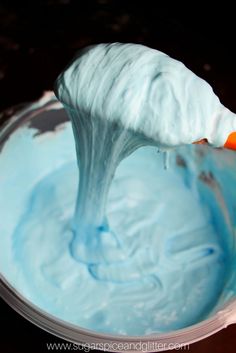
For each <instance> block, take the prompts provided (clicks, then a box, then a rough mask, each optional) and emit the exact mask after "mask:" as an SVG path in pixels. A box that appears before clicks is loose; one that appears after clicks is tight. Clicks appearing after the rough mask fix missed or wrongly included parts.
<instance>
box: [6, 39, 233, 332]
mask: <svg viewBox="0 0 236 353" xmlns="http://www.w3.org/2000/svg"><path fill="white" fill-rule="evenodd" d="M56 95H57V97H58V98H59V100H60V101H61V102H63V105H64V107H65V109H66V111H67V112H68V115H69V116H70V118H71V123H70V122H67V123H64V124H63V125H60V126H59V127H58V128H57V129H56V131H53V132H47V133H43V134H40V133H39V131H38V129H36V128H35V127H34V125H32V126H29V125H27V124H28V121H29V119H28V117H27V119H26V123H25V124H23V125H22V126H21V127H19V128H18V129H17V130H16V131H14V133H12V134H11V136H10V137H9V139H8V140H7V141H6V142H5V144H4V146H3V148H2V151H1V154H0V170H1V174H0V195H1V197H0V214H1V217H2V219H4V222H0V234H1V247H0V255H1V256H0V270H1V273H2V274H3V275H4V276H5V277H6V278H7V279H8V281H9V282H10V283H11V284H12V285H13V286H14V287H15V288H16V289H17V290H18V291H19V292H20V293H21V294H22V295H24V296H25V297H26V298H28V299H29V300H30V301H32V302H33V303H34V304H36V305H37V306H39V307H40V308H41V309H43V310H45V311H46V312H48V313H50V314H52V315H55V316H56V317H59V318H60V319H63V320H66V321H68V322H70V323H74V324H77V325H80V326H82V327H84V328H88V329H92V330H95V331H98V332H105V333H113V334H123V335H144V334H150V333H154V332H168V331H172V330H176V329H179V328H183V327H187V326H189V325H192V324H194V323H197V322H199V321H201V320H203V319H204V318H206V317H208V315H211V314H212V313H213V312H214V311H216V310H217V308H218V307H219V306H221V305H222V304H223V303H225V302H227V300H229V299H230V298H232V297H235V293H236V288H235V283H236V281H235V277H234V276H233V274H234V272H235V266H236V265H235V260H234V259H235V254H234V253H232V234H233V231H232V228H233V226H235V221H234V219H235V208H236V205H235V201H234V200H236V191H235V188H234V187H233V186H234V185H235V163H234V159H233V158H232V156H233V154H232V152H230V151H217V150H214V149H211V148H209V147H202V146H195V145H189V146H182V145H185V144H191V143H192V142H194V141H198V140H201V139H202V138H207V139H208V142H209V143H210V144H212V145H213V146H222V145H223V144H224V142H225V140H226V138H227V136H228V135H229V133H230V132H231V131H234V130H236V128H235V124H236V123H235V119H234V114H233V113H231V112H230V111H229V110H228V109H226V108H225V107H223V106H222V104H221V103H220V102H219V99H218V98H217V97H216V96H215V95H214V93H213V91H212V89H211V87H210V86H209V85H208V84H207V83H206V82H205V81H203V80H201V79H200V78H198V77H197V76H195V75H194V74H193V73H192V72H191V71H189V70H188V69H187V68H186V67H185V66H184V65H183V64H182V63H179V62H178V61H176V60H173V59H171V58H169V57H168V56H167V55H165V54H163V53H161V52H158V51H156V50H152V49H149V48H146V47H144V46H141V45H134V44H118V43H115V44H109V45H97V46H94V47H90V48H87V49H85V50H84V51H82V52H81V53H80V54H79V55H78V57H77V58H76V59H75V60H74V61H73V62H72V64H71V65H70V66H69V67H68V68H67V69H66V70H65V71H64V72H63V73H62V74H61V75H60V77H59V78H58V80H57V82H56ZM34 109H36V108H35V107H33V108H32V116H33V115H34V114H35V111H34ZM44 109H45V111H44V110H42V111H43V113H42V112H41V110H39V113H38V114H39V116H38V121H44V119H45V120H46V121H47V119H48V120H50V119H52V117H53V116H54V115H56V116H57V115H60V114H62V115H63V114H64V115H63V117H62V119H61V121H65V112H64V110H63V109H62V107H61V106H60V107H57V108H55V107H53V108H51V110H49V111H48V112H47V111H46V110H47V105H46V108H45V107H44ZM41 115H42V116H41ZM31 119H32V120H34V117H33V118H32V117H31ZM35 119H37V116H36V117H35ZM71 125H72V129H73V133H74V139H75V145H76V153H75V148H74V144H73V134H72V131H71ZM36 126H37V124H36ZM181 146H182V147H181ZM140 147H142V148H140ZM174 147H178V148H177V149H175V148H174ZM157 149H158V150H160V151H165V152H166V151H169V150H171V151H170V153H169V159H170V160H169V162H168V164H169V167H168V169H167V170H166V169H164V168H163V153H157ZM76 154H77V161H76ZM77 164H78V167H77ZM165 164H166V165H167V162H166V163H165ZM78 171H79V172H78ZM78 180H79V188H78V186H77V185H78ZM77 189H78V190H77ZM75 205H76V207H75ZM74 209H75V210H74ZM231 223H232V224H231ZM228 274H229V275H230V274H232V276H231V277H232V278H231V280H230V281H229V282H228V281H227V280H228Z"/></svg>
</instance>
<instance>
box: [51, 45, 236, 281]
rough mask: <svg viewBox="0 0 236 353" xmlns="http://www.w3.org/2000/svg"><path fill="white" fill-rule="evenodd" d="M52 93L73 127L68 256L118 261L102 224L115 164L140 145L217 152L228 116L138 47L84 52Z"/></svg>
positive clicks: (183, 73) (114, 242) (181, 71)
mask: <svg viewBox="0 0 236 353" xmlns="http://www.w3.org/2000/svg"><path fill="white" fill-rule="evenodd" d="M200 88H201V90H199V89H200ZM187 90H188V91H187ZM56 92H57V96H58V98H59V100H61V102H62V103H64V104H65V108H66V110H67V111H68V113H69V116H70V118H71V121H72V126H73V131H74V136H75V144H76V151H77V160H78V164H79V169H80V181H79V192H78V199H77V204H76V212H75V217H74V240H73V242H72V247H71V248H72V254H73V256H74V257H75V258H76V259H78V260H80V261H83V262H85V263H88V264H97V263H100V262H104V261H105V262H107V261H108V262H109V261H115V262H116V261H121V260H124V259H126V258H127V254H126V253H125V252H126V249H124V248H123V249H122V244H121V242H120V240H119V234H114V232H112V230H110V229H109V224H108V222H107V220H106V216H105V213H106V200H107V196H108V192H109V188H110V184H111V181H112V178H113V176H114V174H115V170H116V168H117V166H118V165H119V163H120V162H121V161H122V160H123V159H124V158H126V157H127V156H129V155H130V154H131V153H132V152H133V151H135V149H137V148H139V147H141V146H143V145H155V146H158V147H159V148H162V149H163V148H164V149H168V148H170V147H173V146H178V145H181V144H186V143H192V142H193V141H197V140H200V139H202V138H203V137H207V138H208V141H209V142H210V143H211V144H214V145H223V144H224V141H226V137H224V134H225V135H226V136H228V133H227V132H225V131H227V129H228V131H232V126H231V125H232V121H234V119H233V120H232V117H233V116H234V114H232V113H231V112H230V111H229V110H228V109H226V108H225V107H223V106H222V105H221V103H220V102H219V99H218V98H217V97H216V96H215V95H214V93H213V92H212V89H211V87H210V86H209V85H208V84H207V83H206V82H205V81H203V80H201V79H200V78H198V77H197V76H195V75H194V74H193V73H192V72H191V71H189V70H188V69H187V68H186V67H185V66H184V65H183V64H182V63H180V62H177V61H175V60H173V59H171V58H169V57H168V56H167V55H165V54H163V53H161V52H158V51H155V50H151V49H149V48H146V47H144V46H141V45H132V44H119V43H114V44H100V45H97V46H93V47H88V48H86V49H84V50H83V51H82V52H81V53H80V54H79V55H78V57H77V58H76V59H75V60H74V62H73V63H72V64H71V65H70V66H69V67H68V68H67V69H66V70H65V72H63V73H62V74H61V75H60V77H59V78H58V80H57V83H56ZM196 94H198V97H197V98H196V97H195V98H194V99H193V98H192V97H193V96H194V95H196ZM181 95H182V96H181ZM206 99H208V103H207V105H206V104H204V103H205V101H206ZM195 101H197V104H196V103H195ZM201 104H203V107H204V108H205V110H206V111H203V108H202V106H201ZM222 123H223V125H224V130H223V128H222ZM235 124H236V123H235ZM220 129H222V131H224V133H223V132H222V131H220V134H219V130H220ZM222 135H223V138H222ZM166 155H167V152H165V156H166ZM166 158H167V157H166ZM164 163H165V167H166V165H167V160H166V161H165V162H164ZM136 275H138V274H136Z"/></svg>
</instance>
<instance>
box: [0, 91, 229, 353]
mask: <svg viewBox="0 0 236 353" xmlns="http://www.w3.org/2000/svg"><path fill="white" fill-rule="evenodd" d="M55 109H56V114H55ZM53 112H54V113H53ZM8 115H10V119H8V121H7V123H5V124H2V126H1V130H0V150H1V148H2V147H3V145H4V143H6V141H7V139H8V138H9V137H10V136H11V134H13V133H14V132H15V131H16V130H17V129H18V128H19V127H21V126H22V125H25V124H30V126H33V127H34V128H36V129H38V130H39V132H40V133H44V132H47V131H53V130H55V129H56V128H57V127H58V126H60V125H61V124H63V123H64V122H66V121H68V118H67V116H66V113H65V111H64V109H63V107H62V106H61V105H60V104H59V103H58V102H57V101H56V99H55V97H54V95H53V93H52V92H47V93H46V94H45V95H44V96H43V97H42V98H41V99H40V100H39V101H37V102H35V103H33V104H30V105H27V106H25V107H24V108H23V109H22V107H21V109H20V110H19V107H18V108H17V109H12V111H9V110H8ZM199 148H200V149H201V151H203V148H206V147H199ZM207 153H211V154H212V156H211V157H212V159H213V161H214V159H215V160H219V159H220V161H221V168H222V167H223V168H225V170H226V172H227V170H229V168H231V169H232V166H233V167H234V168H235V171H236V158H235V155H234V154H233V152H228V151H212V150H210V149H209V150H208V152H207ZM202 154H203V155H204V152H202ZM0 158H1V154H0ZM234 158H235V163H234V162H233V161H234ZM203 159H204V156H203ZM234 174H235V182H236V172H235V173H234ZM227 177H230V178H233V174H232V173H231V174H230V175H228V176H227ZM221 186H222V185H221ZM224 192H229V190H227V185H223V186H222V195H223V196H224ZM227 206H229V207H230V208H231V209H232V210H235V209H236V197H233V195H232V202H231V204H230V205H227ZM226 218H228V220H227V221H228V222H230V223H231V226H232V229H234V228H235V224H234V223H235V220H234V219H233V212H229V213H227V215H226ZM235 218H236V217H235ZM231 246H232V254H233V253H234V249H233V248H234V239H233V241H232V245H231ZM232 261H233V262H235V258H234V257H233V258H232ZM235 272H236V271H235ZM228 277H229V278H228V282H227V283H226V286H230V288H233V285H232V283H234V282H235V287H236V280H235V274H234V273H231V274H229V276H228ZM231 292H232V293H231V294H230V295H228V297H227V298H223V299H220V300H219V304H218V305H217V307H216V308H215V310H214V312H213V313H212V315H211V316H210V317H209V318H208V319H207V320H203V321H202V322H199V323H198V324H195V325H192V326H189V327H187V328H184V329H180V330H177V331H173V332H168V333H165V334H159V333H158V334H152V335H146V336H140V337H139V336H121V335H111V334H102V333H98V332H95V331H91V330H87V329H84V328H82V327H79V326H76V325H72V324H70V323H68V322H66V321H62V320H60V319H58V318H57V317H55V316H52V315H50V314H49V313H47V312H45V311H43V310H41V309H40V308H39V307H37V306H35V305H34V304H33V303H32V302H30V301H29V300H27V299H26V298H24V297H23V296H22V295H21V293H19V292H18V291H17V290H16V289H15V288H14V287H13V286H12V284H11V283H10V282H9V281H8V279H7V278H5V277H4V275H3V273H2V270H1V268H0V296H1V297H2V298H3V299H4V300H5V301H6V302H7V303H8V304H9V305H10V306H11V307H12V308H13V309H14V310H15V311H17V312H18V313H19V314H21V315H22V316H23V317H25V318H26V319H28V320H29V321H31V322H32V323H34V324H35V325H37V326H39V327H40V328H42V329H44V330H46V331H48V332H50V333H52V334H54V335H56V336H58V337H61V338H63V339H65V340H68V341H71V342H73V343H76V344H84V345H86V346H87V347H89V345H91V346H93V347H95V345H96V349H101V350H106V351H115V352H133V351H136V352H144V351H145V352H155V351H162V350H167V349H172V348H179V347H180V346H183V345H188V344H190V343H193V342H196V341H199V340H201V339H203V338H205V337H208V336H210V335H212V334H214V333H215V332H217V331H219V330H221V329H223V328H225V327H227V326H228V325H230V324H232V323H235V322H236V300H235V299H234V293H235V292H234V290H233V289H232V291H231Z"/></svg>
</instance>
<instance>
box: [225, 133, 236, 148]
mask: <svg viewBox="0 0 236 353" xmlns="http://www.w3.org/2000/svg"><path fill="white" fill-rule="evenodd" d="M224 147H225V148H229V149H230V150H235V151H236V131H234V132H231V134H229V136H228V138H227V141H226V142H225V144H224Z"/></svg>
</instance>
